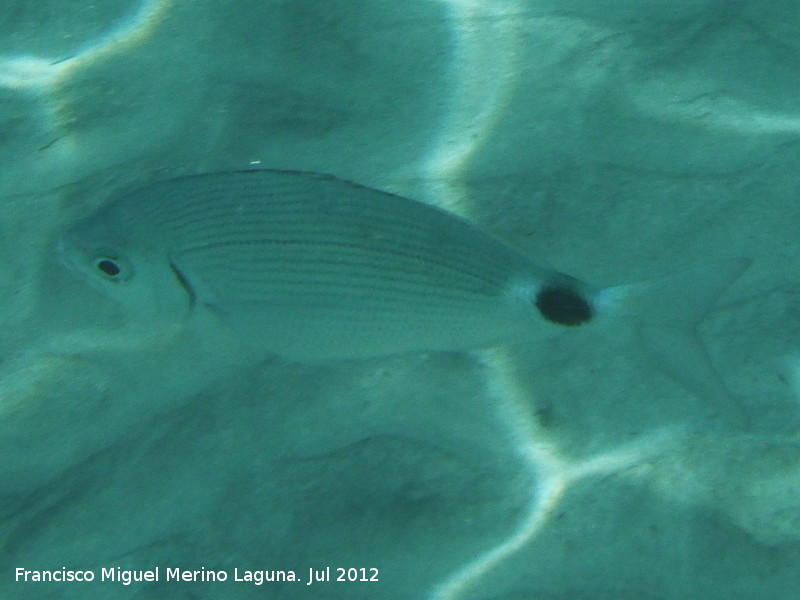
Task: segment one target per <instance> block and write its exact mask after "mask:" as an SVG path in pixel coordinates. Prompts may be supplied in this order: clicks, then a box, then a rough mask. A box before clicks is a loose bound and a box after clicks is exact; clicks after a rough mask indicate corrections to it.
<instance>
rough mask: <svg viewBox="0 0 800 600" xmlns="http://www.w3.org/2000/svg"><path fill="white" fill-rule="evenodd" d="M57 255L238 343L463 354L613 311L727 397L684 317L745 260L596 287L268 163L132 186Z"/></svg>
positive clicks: (430, 213)
mask: <svg viewBox="0 0 800 600" xmlns="http://www.w3.org/2000/svg"><path fill="white" fill-rule="evenodd" d="M58 253H59V255H60V256H61V258H62V262H64V263H65V264H66V265H67V266H68V267H69V268H71V269H73V270H74V271H76V272H78V273H80V274H81V276H83V277H84V278H85V279H86V280H87V281H88V282H89V283H90V284H91V285H92V286H94V287H95V288H97V289H100V290H102V292H103V293H104V294H106V295H107V296H108V297H109V298H111V299H113V300H115V301H117V302H119V303H121V304H122V305H123V306H124V307H125V309H126V311H129V312H130V313H131V314H135V315H138V316H139V317H140V318H144V319H146V320H147V321H148V322H151V323H163V322H168V323H172V324H179V325H181V326H183V327H191V326H192V324H193V323H199V322H201V321H203V320H208V319H211V320H214V321H216V322H219V323H221V324H222V326H223V327H224V329H225V331H227V332H228V335H229V336H230V337H231V338H233V339H236V340H237V342H239V343H241V344H242V346H246V347H248V348H251V349H254V350H255V351H256V352H262V353H264V355H265V356H267V355H273V354H274V355H278V356H282V357H285V358H287V359H291V360H301V361H302V360H311V361H314V360H331V359H333V360H338V359H365V358H372V357H379V356H387V355H396V354H403V353H411V352H419V353H422V352H432V351H471V350H477V349H481V348H488V347H493V346H498V345H506V344H520V343H530V342H535V341H536V340H537V339H538V340H540V339H542V337H543V336H547V335H551V334H552V331H553V330H554V329H559V328H560V329H563V330H573V329H577V328H582V327H591V326H593V325H594V324H595V323H597V322H601V321H607V320H608V319H609V318H614V319H617V320H618V321H619V322H627V323H630V324H631V326H632V327H633V328H635V329H636V330H638V331H641V332H643V333H642V335H641V336H640V337H641V338H642V339H644V340H646V342H645V344H646V345H647V347H648V348H651V349H653V352H652V354H653V355H654V356H655V357H656V358H655V360H656V362H660V363H661V365H662V366H663V367H664V368H665V369H666V370H667V371H672V372H677V373H678V376H677V379H678V381H679V383H682V384H684V387H686V388H687V389H689V391H690V392H693V393H695V394H697V395H701V396H714V397H717V398H720V397H724V398H726V399H725V400H724V401H723V402H722V404H724V405H726V407H725V409H726V410H729V409H730V404H731V402H730V394H728V393H727V391H726V390H725V386H724V385H723V384H722V383H721V381H720V380H719V378H718V377H717V376H716V375H711V376H710V375H709V373H714V370H713V365H712V363H711V361H710V359H709V358H708V353H707V351H706V349H705V346H704V345H703V344H702V342H701V341H700V339H699V337H698V336H697V332H696V329H697V326H698V325H699V323H700V322H701V321H702V320H703V319H704V318H705V317H706V315H707V314H708V313H709V311H710V310H711V309H712V308H713V306H714V304H715V302H716V301H717V298H718V296H719V295H720V294H721V293H722V292H724V291H725V290H726V289H727V288H728V287H729V286H730V285H731V284H732V282H733V281H735V280H736V279H737V278H738V277H739V276H740V274H741V273H742V272H743V271H744V269H745V268H746V267H747V265H748V263H749V261H748V260H747V259H743V258H731V259H723V260H720V261H716V262H713V263H712V264H710V265H703V266H700V267H696V268H691V269H687V270H684V271H682V272H680V273H677V274H675V275H672V276H668V277H664V278H660V279H654V280H652V281H646V282H641V283H634V284H623V285H617V286H610V287H595V286H593V285H591V284H589V283H587V282H584V281H582V280H580V279H578V278H576V277H573V276H571V275H569V274H566V273H562V272H560V271H558V270H556V269H553V268H551V267H550V266H548V265H546V264H544V263H542V262H538V261H536V260H534V259H533V258H531V257H529V256H528V255H526V254H525V253H523V252H521V251H519V250H517V249H516V248H514V247H513V246H512V245H511V244H509V243H506V242H505V241H503V240H501V239H500V238H498V237H496V236H494V235H492V234H489V233H487V232H484V231H482V230H481V229H479V228H478V227H476V226H475V225H473V224H472V223H470V222H469V221H467V220H466V219H464V218H462V217H460V216H457V215H455V214H453V213H450V212H448V211H445V210H443V209H441V208H438V207H435V206H433V205H430V204H427V203H423V202H419V201H415V200H413V199H410V198H405V197H402V196H399V195H396V194H392V193H389V192H386V191H381V190H378V189H373V188H370V187H367V186H364V185H360V184H358V183H354V182H351V181H347V180H344V179H340V178H337V177H335V176H333V175H327V174H320V173H312V172H304V171H288V170H272V169H259V170H248V171H234V172H219V173H205V174H198V175H189V176H183V177H177V178H173V179H168V180H164V181H158V182H155V183H153V184H150V185H147V186H145V187H142V188H139V189H135V190H133V191H131V192H128V193H125V194H123V195H121V196H120V197H118V198H116V199H113V200H112V201H110V202H108V203H107V204H105V205H104V206H102V207H101V208H99V209H98V210H97V211H96V212H94V213H93V214H91V215H89V216H87V217H86V218H84V219H83V220H82V221H80V222H78V223H77V224H75V225H74V226H73V227H72V228H71V229H69V230H68V231H67V232H66V233H65V234H64V235H63V236H62V237H61V239H60V241H59V243H58ZM653 332H657V335H654V334H653Z"/></svg>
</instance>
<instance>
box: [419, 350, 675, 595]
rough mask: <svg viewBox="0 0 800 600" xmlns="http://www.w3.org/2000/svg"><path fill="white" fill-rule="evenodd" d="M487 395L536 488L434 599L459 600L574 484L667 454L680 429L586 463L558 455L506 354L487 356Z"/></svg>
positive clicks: (531, 533) (519, 546) (545, 518)
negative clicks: (518, 515)
mask: <svg viewBox="0 0 800 600" xmlns="http://www.w3.org/2000/svg"><path fill="white" fill-rule="evenodd" d="M483 358H484V360H483V363H484V367H485V370H484V374H485V378H486V387H487V394H488V396H489V397H490V398H491V400H492V405H493V407H494V408H495V410H496V413H497V416H498V417H499V418H500V419H501V421H502V422H503V425H504V426H505V429H506V432H507V433H508V435H509V438H510V439H509V441H510V442H511V445H512V446H513V448H514V451H515V453H516V454H517V456H518V458H519V460H520V461H521V462H522V464H523V465H525V467H526V468H527V469H529V472H530V475H531V481H532V487H531V490H530V494H529V503H528V506H527V510H526V514H525V517H524V518H523V519H522V521H521V522H520V523H519V524H518V525H517V526H516V527H515V528H514V530H513V531H512V532H511V533H510V534H509V535H508V536H507V537H506V538H504V539H501V540H500V541H499V542H498V543H497V544H496V545H494V546H492V547H490V548H488V549H486V550H485V551H483V552H482V553H480V554H479V555H478V556H476V557H475V558H474V559H473V560H471V561H469V562H468V563H467V564H465V565H464V566H462V567H461V568H460V569H458V570H457V571H456V572H455V573H453V574H452V575H451V576H450V577H448V578H447V579H446V580H445V581H444V582H442V583H441V584H439V585H438V586H436V588H435V589H434V590H433V593H432V594H431V598H432V600H456V599H457V598H460V597H462V596H463V594H464V593H465V592H467V591H468V590H469V589H470V588H472V587H473V586H475V585H476V584H478V582H479V581H480V580H481V578H482V577H484V576H485V575H487V574H488V573H489V572H490V571H492V570H493V569H494V568H496V567H498V566H499V565H500V564H501V563H502V562H503V561H504V560H506V559H507V558H509V557H510V556H512V555H513V554H514V553H516V552H517V551H519V550H520V549H522V548H523V547H524V546H525V545H526V544H528V543H529V542H530V541H531V540H532V539H533V538H534V537H535V536H536V534H537V533H538V532H539V531H541V529H542V528H543V527H544V526H545V525H546V524H547V521H548V518H549V517H550V515H551V514H552V512H553V510H554V509H555V508H556V507H557V506H558V503H559V501H560V500H561V499H562V498H563V496H564V494H565V493H566V491H567V490H568V489H569V486H570V485H572V484H574V483H576V482H578V481H580V480H582V479H585V478H588V477H593V476H600V475H609V474H612V473H617V472H620V471H623V470H625V469H629V468H631V467H634V466H636V465H639V464H641V463H642V462H644V461H646V460H648V459H650V458H652V457H653V456H655V455H657V454H660V453H662V452H664V451H665V450H666V449H667V448H668V446H669V445H670V444H673V443H674V441H675V430H671V431H670V430H665V431H663V432H656V433H654V434H651V435H649V436H646V437H644V438H643V439H640V440H637V441H636V442H632V443H630V444H626V445H624V446H620V447H618V448H616V449H614V450H612V451H609V452H603V453H600V454H596V455H593V456H590V457H588V458H586V459H583V460H576V461H572V460H568V459H566V458H564V457H562V456H560V455H559V453H558V449H557V447H556V446H555V444H553V443H551V442H549V441H548V440H547V439H546V436H545V434H544V432H542V431H541V430H540V428H539V426H538V425H537V423H536V421H535V419H534V418H533V415H532V413H531V406H532V399H531V398H530V397H529V395H528V394H526V392H525V390H524V389H523V388H521V387H520V386H519V384H518V382H517V381H516V380H515V378H514V374H513V372H512V369H511V367H510V365H511V362H510V361H509V359H508V357H507V356H506V355H505V353H504V352H503V351H502V350H490V351H486V352H485V353H484V356H483Z"/></svg>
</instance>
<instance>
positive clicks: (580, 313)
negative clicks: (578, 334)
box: [536, 286, 594, 325]
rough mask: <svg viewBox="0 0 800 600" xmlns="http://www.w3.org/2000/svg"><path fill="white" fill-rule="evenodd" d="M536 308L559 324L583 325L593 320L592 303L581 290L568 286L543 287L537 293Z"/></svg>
mask: <svg viewBox="0 0 800 600" xmlns="http://www.w3.org/2000/svg"><path fill="white" fill-rule="evenodd" d="M536 308H538V309H539V312H540V313H541V315H542V316H543V317H544V318H545V319H547V320H548V321H550V322H551V323H556V324H557V325H581V324H582V323H587V322H589V321H591V320H592V316H593V313H594V311H593V310H592V305H591V304H590V303H589V301H588V300H586V298H584V297H583V296H582V295H581V294H580V293H579V292H577V291H575V290H573V289H570V288H568V287H557V286H550V287H543V288H542V289H541V290H540V291H539V293H538V294H536Z"/></svg>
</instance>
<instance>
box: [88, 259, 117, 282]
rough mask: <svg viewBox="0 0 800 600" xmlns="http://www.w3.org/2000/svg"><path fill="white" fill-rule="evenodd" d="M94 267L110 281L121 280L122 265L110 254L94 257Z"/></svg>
mask: <svg viewBox="0 0 800 600" xmlns="http://www.w3.org/2000/svg"><path fill="white" fill-rule="evenodd" d="M94 267H95V269H97V270H98V271H99V272H100V273H102V274H103V276H104V277H105V278H106V279H108V280H110V281H121V280H122V277H121V275H122V265H121V264H120V262H119V260H117V259H116V258H113V257H111V256H102V257H100V258H96V259H95V261H94Z"/></svg>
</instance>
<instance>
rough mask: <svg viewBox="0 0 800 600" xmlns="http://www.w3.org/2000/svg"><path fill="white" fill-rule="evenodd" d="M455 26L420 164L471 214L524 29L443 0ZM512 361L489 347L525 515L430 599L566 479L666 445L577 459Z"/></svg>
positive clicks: (537, 524) (435, 598) (450, 581)
mask: <svg viewBox="0 0 800 600" xmlns="http://www.w3.org/2000/svg"><path fill="white" fill-rule="evenodd" d="M442 1H443V2H444V3H445V4H446V5H447V8H448V11H449V14H450V21H451V29H452V32H453V41H452V44H453V48H452V57H453V60H452V67H451V72H452V74H453V77H452V80H453V81H454V84H453V87H452V89H451V91H450V105H449V110H448V111H447V113H446V114H445V115H444V116H443V123H442V126H441V128H440V130H439V136H438V138H437V140H436V142H437V145H436V146H435V147H434V148H433V149H432V150H431V152H430V153H429V155H428V157H427V159H426V160H425V161H424V163H423V165H422V168H423V171H424V172H425V174H426V179H427V180H428V181H429V182H430V184H429V185H430V199H431V201H433V202H434V203H435V204H437V205H439V206H442V207H443V208H445V209H447V210H450V211H453V212H456V213H459V214H462V215H465V216H468V212H469V208H468V207H465V206H464V197H465V194H464V191H463V189H461V188H460V186H459V183H458V182H459V180H460V175H461V173H462V170H463V169H464V168H466V167H467V165H468V162H469V160H470V158H471V157H472V156H473V155H474V154H475V152H476V151H478V150H479V149H480V147H481V146H482V144H483V143H484V142H485V141H486V140H487V139H488V137H489V136H490V135H491V133H492V130H493V128H494V126H495V124H496V123H497V122H498V120H499V119H500V118H501V116H502V114H503V111H504V109H505V107H506V103H507V101H508V99H509V97H510V95H511V93H512V92H513V89H514V86H515V82H516V78H517V77H518V76H519V69H518V65H517V64H516V56H517V47H518V46H519V44H520V39H519V32H518V30H517V25H516V24H515V21H516V19H515V17H514V15H515V14H519V6H518V2H517V1H516V0H508V1H507V2H497V3H491V4H486V3H485V2H480V1H478V0H442ZM510 364H511V361H510V359H509V358H508V357H507V356H506V355H505V353H504V352H503V351H502V350H499V349H495V350H491V351H486V352H484V354H483V371H484V376H485V380H486V386H487V390H486V391H487V394H488V395H489V397H490V398H491V399H492V405H493V407H494V409H495V410H496V416H497V417H498V418H499V419H500V421H501V426H502V427H503V428H504V429H505V430H506V431H507V434H508V436H509V438H510V439H509V441H510V443H511V445H512V447H513V448H514V452H515V453H516V454H517V458H518V460H520V462H521V464H523V465H524V466H525V467H526V468H527V469H529V471H530V474H531V481H532V482H533V483H532V488H531V490H530V494H529V499H530V500H529V504H528V507H527V511H526V515H525V517H524V518H523V520H522V522H520V523H519V524H518V525H517V526H516V527H515V528H514V530H513V531H512V532H511V534H509V535H508V536H507V537H506V538H504V539H501V540H500V541H499V542H498V543H497V544H496V545H495V546H493V547H491V548H488V549H486V550H485V551H484V552H482V553H480V554H479V555H477V556H476V557H475V558H474V559H473V560H471V561H469V562H468V563H467V564H465V565H463V566H462V567H461V568H460V569H458V570H457V571H456V572H454V573H453V574H451V575H450V576H449V577H448V578H447V579H446V580H445V581H443V582H441V583H439V584H438V585H437V586H435V588H434V589H433V591H432V593H431V596H430V597H431V598H432V600H456V599H458V598H461V597H462V596H463V595H464V594H465V593H467V592H468V591H469V590H470V588H472V587H473V586H475V585H476V584H477V583H478V582H479V581H480V579H481V578H482V577H483V576H485V575H486V574H487V573H489V572H490V571H491V570H492V569H494V568H495V567H497V566H499V565H500V564H501V563H502V562H503V561H504V560H505V559H506V558H508V557H509V556H511V555H512V554H514V553H515V552H517V551H519V550H520V549H521V548H522V547H523V546H524V545H525V544H527V543H528V542H530V541H531V539H532V538H533V537H534V536H535V535H536V533H537V532H538V531H540V530H541V529H542V527H543V526H544V525H545V524H546V522H547V519H548V517H549V516H550V514H551V512H552V511H553V509H554V508H555V507H556V506H557V504H558V502H559V500H560V499H561V498H562V497H563V495H564V493H565V492H566V490H567V489H568V487H569V486H570V485H571V484H572V483H574V482H576V481H578V480H580V479H583V478H586V477H590V476H592V475H598V474H609V473H614V472H618V471H620V470H623V469H626V468H629V467H632V466H635V465H637V464H639V463H641V462H642V461H643V460H645V459H646V458H648V457H651V456H653V455H654V454H656V453H658V452H659V451H661V450H662V449H663V447H664V445H665V440H667V439H668V437H667V436H665V435H659V436H656V437H655V438H653V437H647V438H646V439H643V440H640V441H638V442H637V443H634V444H631V445H628V446H625V447H621V448H618V449H616V450H615V451H612V452H608V453H603V454H599V455H596V456H592V457H590V458H588V459H585V460H582V461H577V462H572V461H568V460H566V459H565V458H563V457H561V456H559V453H558V450H557V448H556V446H555V445H554V444H553V443H551V442H550V441H548V440H547V439H546V436H545V435H544V434H543V432H542V431H540V429H539V427H538V425H537V423H536V420H535V418H534V416H533V415H532V412H531V407H532V406H534V403H533V402H532V399H531V398H530V397H529V396H528V394H527V393H526V391H525V390H524V389H522V388H521V386H519V385H518V382H517V381H516V380H515V377H514V375H513V372H512V369H511V368H510Z"/></svg>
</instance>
